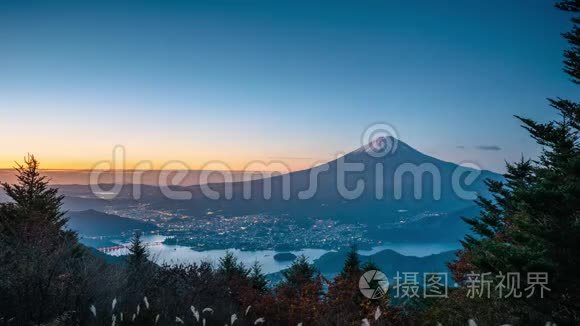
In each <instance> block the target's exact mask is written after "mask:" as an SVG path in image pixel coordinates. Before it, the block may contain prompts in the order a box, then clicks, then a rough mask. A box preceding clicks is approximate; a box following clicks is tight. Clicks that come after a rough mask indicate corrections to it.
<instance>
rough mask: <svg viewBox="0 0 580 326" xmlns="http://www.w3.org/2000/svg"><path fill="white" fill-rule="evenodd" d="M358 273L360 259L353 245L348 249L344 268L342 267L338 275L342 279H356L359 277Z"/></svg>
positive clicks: (359, 271) (359, 270)
mask: <svg viewBox="0 0 580 326" xmlns="http://www.w3.org/2000/svg"><path fill="white" fill-rule="evenodd" d="M360 273H361V269H360V259H359V256H358V252H357V246H356V245H354V244H353V245H352V246H351V247H350V250H349V251H348V254H347V255H346V259H345V261H344V266H343V267H342V271H341V272H340V275H341V276H342V277H344V278H351V277H355V278H358V277H360Z"/></svg>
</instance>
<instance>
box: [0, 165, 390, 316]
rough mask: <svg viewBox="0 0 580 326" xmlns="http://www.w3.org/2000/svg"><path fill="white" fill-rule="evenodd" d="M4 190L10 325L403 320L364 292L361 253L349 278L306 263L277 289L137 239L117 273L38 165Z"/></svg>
mask: <svg viewBox="0 0 580 326" xmlns="http://www.w3.org/2000/svg"><path fill="white" fill-rule="evenodd" d="M17 172H18V183H16V184H14V185H9V184H3V188H4V190H5V191H6V193H7V194H8V196H10V197H11V198H12V202H9V203H2V204H0V227H1V229H0V262H1V264H0V275H2V277H1V278H0V323H2V324H6V325H37V324H43V323H44V324H49V325H173V324H188V325H204V324H205V325H224V324H225V325H232V324H235V325H254V324H256V323H257V324H260V323H264V324H269V325H297V324H299V323H302V324H303V325H350V324H360V323H361V322H363V320H368V321H371V320H372V321H375V322H376V323H377V324H381V325H388V324H392V323H396V322H397V323H398V322H399V321H400V320H401V316H400V314H399V312H398V310H397V309H395V308H393V307H390V306H389V305H388V300H387V299H386V297H384V298H383V299H382V300H368V299H366V298H364V297H363V296H362V294H361V293H360V292H359V289H358V280H359V278H360V276H361V275H362V272H363V270H364V269H376V267H375V266H373V265H372V264H367V265H365V266H361V264H360V262H359V261H358V256H357V254H356V250H355V249H354V248H353V250H352V251H351V254H350V255H349V258H348V259H347V261H346V262H345V266H344V270H343V271H342V273H341V274H340V275H339V276H337V277H336V278H335V279H334V280H330V281H329V280H326V279H324V278H323V277H322V276H321V275H320V274H319V273H318V271H317V270H316V269H315V268H314V267H313V266H312V265H311V264H310V263H309V262H308V260H307V259H306V257H304V256H301V257H299V258H298V259H296V260H295V261H294V263H293V264H292V266H291V267H290V268H288V269H287V270H284V271H283V272H282V274H283V280H282V281H281V282H280V283H279V284H278V285H277V286H276V287H274V288H271V287H268V282H267V280H266V276H265V275H264V274H263V273H262V271H261V269H260V266H259V265H258V264H254V265H252V266H245V265H244V264H243V263H242V262H240V261H238V260H237V258H236V257H235V256H234V255H233V254H231V253H228V254H226V255H225V256H224V257H222V258H221V259H220V260H219V262H218V264H217V265H216V266H213V265H212V264H210V263H201V264H191V265H176V266H175V265H162V266H158V265H156V264H154V263H153V262H151V261H150V257H149V254H148V253H147V250H146V247H145V245H144V244H143V243H142V241H141V237H140V235H139V234H136V235H135V236H134V237H133V239H132V242H131V245H130V247H129V251H130V253H129V255H128V256H127V259H126V262H125V263H124V264H109V263H106V262H105V261H104V260H103V259H101V258H99V257H97V256H95V254H94V252H91V250H89V249H88V248H87V247H84V246H83V245H81V244H79V242H78V241H77V237H76V234H74V233H73V232H71V231H67V230H65V229H64V228H63V227H64V225H65V223H66V219H65V217H64V214H63V213H62V211H61V209H60V208H61V204H62V199H63V198H62V197H61V196H59V195H58V194H57V190H56V189H51V188H49V187H48V185H47V180H46V179H45V177H43V176H41V175H40V174H39V172H38V162H37V161H36V159H35V158H34V156H29V157H28V158H26V159H25V162H24V164H23V165H21V166H19V167H18V168H17Z"/></svg>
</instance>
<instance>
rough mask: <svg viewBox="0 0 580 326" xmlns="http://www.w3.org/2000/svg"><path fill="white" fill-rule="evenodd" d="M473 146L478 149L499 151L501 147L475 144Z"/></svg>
mask: <svg viewBox="0 0 580 326" xmlns="http://www.w3.org/2000/svg"><path fill="white" fill-rule="evenodd" d="M475 148H477V149H479V150H480V151H500V150H501V147H499V146H497V145H479V146H475Z"/></svg>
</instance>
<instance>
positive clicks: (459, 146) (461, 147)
mask: <svg viewBox="0 0 580 326" xmlns="http://www.w3.org/2000/svg"><path fill="white" fill-rule="evenodd" d="M457 148H458V149H465V146H463V145H457Z"/></svg>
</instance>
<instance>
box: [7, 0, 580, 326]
mask: <svg viewBox="0 0 580 326" xmlns="http://www.w3.org/2000/svg"><path fill="white" fill-rule="evenodd" d="M523 5H525V4H523ZM557 7H558V8H559V9H561V10H563V11H567V12H571V13H572V14H573V15H575V16H574V17H573V19H572V21H573V23H574V27H573V29H572V30H571V31H570V32H568V33H565V34H564V38H565V39H566V40H567V42H568V43H569V45H570V47H569V49H568V50H566V51H565V53H564V58H565V59H564V71H565V72H566V73H567V74H568V75H569V76H570V78H571V82H573V83H574V84H580V27H579V24H580V17H578V16H577V15H578V12H580V0H567V1H562V2H560V3H559V4H558V5H557ZM549 104H550V106H551V107H552V108H554V109H555V110H557V113H558V115H559V118H558V119H556V120H554V121H550V122H547V123H539V122H536V121H533V120H531V119H527V118H524V117H517V118H518V119H519V120H520V121H521V122H522V124H523V126H524V128H525V129H527V130H528V131H529V133H530V135H531V137H532V138H533V139H535V140H536V141H537V143H538V144H540V145H541V146H542V147H543V148H544V150H543V153H542V154H541V156H540V157H539V158H538V159H537V160H525V159H522V160H521V161H520V162H516V163H513V164H508V166H507V171H508V172H507V173H506V175H505V180H504V181H503V182H498V181H489V182H488V187H489V189H490V191H491V192H492V194H493V196H492V197H491V198H479V199H478V204H479V205H480V206H481V208H482V210H481V214H480V216H479V217H466V218H465V221H466V223H468V224H469V225H470V226H471V227H472V230H473V234H472V235H468V236H467V237H466V238H465V240H464V241H463V249H462V250H461V251H460V253H459V254H458V256H457V259H456V261H454V262H450V265H449V266H450V268H451V270H452V271H453V274H454V275H453V277H454V280H455V282H456V283H457V287H454V288H451V289H449V293H448V297H447V298H436V299H434V298H432V299H422V298H416V299H413V300H408V301H405V302H396V303H395V302H394V301H393V300H389V293H391V291H389V292H388V293H387V295H386V296H383V297H381V298H380V299H375V300H371V299H367V298H366V297H364V296H363V295H362V294H361V292H360V290H359V287H358V285H359V279H360V277H361V275H362V273H363V272H364V271H365V270H371V269H376V266H372V264H370V265H364V266H361V264H360V263H359V261H358V258H357V255H356V254H355V251H354V250H353V251H352V252H351V255H349V257H348V259H347V260H346V261H345V263H344V268H343V270H342V272H341V273H340V274H339V275H338V276H337V277H336V278H334V279H331V280H327V279H324V278H323V277H322V276H321V275H320V274H319V273H318V272H317V271H316V270H315V268H314V267H313V266H312V265H311V264H310V263H309V262H308V261H307V260H306V258H305V257H300V258H299V259H297V260H296V261H295V262H294V263H293V265H292V266H291V267H290V268H289V269H288V270H285V271H284V272H283V280H282V282H280V283H279V284H277V285H276V286H274V287H272V286H269V285H268V282H267V280H266V277H265V275H264V274H263V273H262V272H261V271H260V267H259V266H257V265H254V266H244V265H243V264H242V263H241V262H239V261H237V259H236V257H234V256H233V255H226V256H225V257H223V258H222V259H221V260H220V261H219V264H217V265H216V266H212V265H211V264H209V263H202V264H199V265H195V264H194V265H181V266H168V265H165V266H158V265H156V264H154V263H153V262H151V261H150V260H149V257H148V254H147V251H146V248H145V247H144V245H143V243H141V241H140V239H139V236H138V235H136V236H135V237H134V239H133V243H132V246H131V250H130V251H131V254H130V255H129V256H128V258H127V260H126V261H125V262H124V263H122V264H111V263H107V262H105V261H104V260H103V259H102V258H100V257H99V256H98V255H96V254H95V253H94V252H93V251H91V250H90V249H88V248H86V247H84V246H83V245H81V244H79V242H78V239H77V235H76V234H74V233H73V232H71V231H67V230H65V229H64V228H63V227H64V225H65V224H66V219H65V218H64V212H62V210H61V204H62V199H63V198H62V197H61V196H59V195H58V190H57V189H51V188H49V187H48V185H47V180H46V179H45V178H44V177H43V176H41V175H40V173H39V170H38V162H37V161H36V160H35V158H34V157H32V156H30V157H28V158H27V159H26V160H25V162H24V163H23V164H22V165H20V166H18V168H17V171H16V173H17V175H18V182H17V183H16V184H12V185H11V184H3V185H2V186H3V188H4V190H5V191H6V193H7V194H8V196H9V197H10V198H11V199H12V200H11V201H10V202H7V203H2V204H0V325H39V324H42V325H156V324H158V325H179V324H183V325H204V324H205V325H257V324H268V325H300V324H302V325H361V324H362V325H436V324H437V323H441V325H466V324H468V323H469V324H470V325H474V324H477V325H504V324H514V325H545V324H546V322H553V323H556V324H558V325H579V324H580V284H579V283H580V277H579V275H580V261H579V260H580V258H579V257H580V256H579V255H578V252H577V250H578V248H580V156H579V146H578V145H579V143H578V128H579V126H580V104H579V103H577V102H575V101H574V100H568V99H560V98H556V99H551V100H549ZM530 272H545V273H547V275H548V287H549V290H547V291H546V293H545V295H544V296H543V297H540V296H537V295H536V296H531V297H529V298H528V297H526V296H519V297H518V296H510V297H507V298H506V297H503V298H501V296H497V295H495V294H496V293H495V292H496V291H501V289H497V288H492V289H491V292H492V294H493V295H490V296H489V297H488V296H475V297H473V298H472V297H470V296H469V291H470V287H469V286H468V284H469V282H468V281H469V275H471V274H473V273H489V274H491V275H498V274H501V273H519V274H522V275H523V274H526V273H530ZM521 282H522V288H525V287H527V286H528V285H530V284H527V282H529V280H528V279H525V278H522V279H521Z"/></svg>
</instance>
